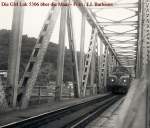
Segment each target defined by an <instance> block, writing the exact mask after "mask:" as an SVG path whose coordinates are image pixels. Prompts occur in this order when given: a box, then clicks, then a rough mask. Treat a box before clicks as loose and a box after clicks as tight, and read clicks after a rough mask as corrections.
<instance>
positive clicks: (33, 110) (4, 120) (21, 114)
mask: <svg viewBox="0 0 150 128" xmlns="http://www.w3.org/2000/svg"><path fill="white" fill-rule="evenodd" d="M104 95H107V94H101V95H97V96H93V97H86V98H82V99H73V98H72V99H66V98H64V99H62V100H61V101H60V102H55V101H54V99H53V98H51V99H50V100H49V103H46V104H40V105H32V106H30V107H29V108H27V109H24V110H14V111H11V112H6V113H2V114H0V126H2V125H5V124H9V123H12V122H16V121H19V120H22V119H26V118H29V117H32V116H36V115H39V114H42V113H46V112H48V111H53V110H56V109H60V108H63V107H67V106H71V105H74V104H77V103H80V102H85V101H88V100H92V99H94V98H96V97H99V96H104Z"/></svg>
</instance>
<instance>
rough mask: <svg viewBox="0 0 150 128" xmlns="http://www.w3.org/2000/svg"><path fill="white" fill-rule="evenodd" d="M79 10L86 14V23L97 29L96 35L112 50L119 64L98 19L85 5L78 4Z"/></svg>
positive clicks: (75, 0)
mask: <svg viewBox="0 0 150 128" xmlns="http://www.w3.org/2000/svg"><path fill="white" fill-rule="evenodd" d="M73 1H74V2H78V3H82V4H83V2H82V0H73ZM78 8H79V10H80V11H81V12H82V13H83V14H85V16H86V19H87V21H88V23H89V24H90V25H91V26H93V27H95V28H96V29H97V32H98V36H99V37H100V38H101V40H102V42H103V43H104V44H105V46H108V49H109V50H110V51H111V52H112V54H113V55H114V57H115V59H116V60H117V61H118V63H119V64H120V62H119V59H118V57H117V55H116V52H115V51H114V50H113V48H112V46H111V44H110V42H109V41H108V38H107V37H106V35H105V34H104V32H103V30H102V28H101V26H99V24H98V21H97V19H96V18H95V14H94V13H92V11H91V10H90V9H88V8H87V7H85V6H78Z"/></svg>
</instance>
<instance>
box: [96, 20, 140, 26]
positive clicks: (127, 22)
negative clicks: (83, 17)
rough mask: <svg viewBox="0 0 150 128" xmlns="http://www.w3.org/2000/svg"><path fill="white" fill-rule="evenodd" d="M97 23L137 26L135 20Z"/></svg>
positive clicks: (101, 23)
mask: <svg viewBox="0 0 150 128" xmlns="http://www.w3.org/2000/svg"><path fill="white" fill-rule="evenodd" d="M98 23H99V25H103V26H110V25H111V26H115V25H133V26H138V22H137V21H114V22H98Z"/></svg>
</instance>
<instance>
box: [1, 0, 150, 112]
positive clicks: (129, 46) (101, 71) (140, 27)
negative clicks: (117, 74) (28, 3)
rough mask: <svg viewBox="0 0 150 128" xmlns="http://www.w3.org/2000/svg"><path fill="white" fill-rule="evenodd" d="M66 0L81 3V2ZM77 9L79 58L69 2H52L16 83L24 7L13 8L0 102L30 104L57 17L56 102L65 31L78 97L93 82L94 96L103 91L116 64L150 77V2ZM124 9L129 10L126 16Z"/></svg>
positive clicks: (134, 74)
mask: <svg viewBox="0 0 150 128" xmlns="http://www.w3.org/2000/svg"><path fill="white" fill-rule="evenodd" d="M16 1H17V0H16ZM18 1H19V0H18ZM20 2H23V1H20ZM65 2H67V0H65ZM70 2H76V3H80V4H83V5H84V4H85V1H83V0H73V1H70ZM93 2H94V1H93ZM109 2H110V1H109ZM76 9H78V10H79V11H80V13H81V15H82V21H81V28H78V29H80V30H81V37H80V42H79V43H80V58H78V57H77V51H76V40H75V33H76V32H75V29H74V27H73V26H74V22H73V14H72V6H66V7H65V6H63V7H57V6H52V7H51V8H50V10H49V13H48V15H47V17H45V22H44V24H43V27H42V28H41V31H40V34H39V37H38V39H37V42H36V44H35V46H34V49H33V51H32V54H31V56H30V59H29V61H28V64H27V66H26V69H25V72H24V75H23V77H22V78H21V80H20V81H18V79H19V65H20V51H21V44H22V43H21V42H22V31H23V21H24V20H23V18H24V8H23V7H15V8H14V13H13V21H12V33H11V41H12V42H11V43H10V46H9V63H8V77H7V81H8V82H7V87H6V89H3V88H1V92H3V93H2V94H3V100H2V101H3V102H6V104H8V105H9V106H10V107H12V108H15V107H17V105H18V103H17V97H18V96H19V95H20V96H21V99H20V104H21V108H22V109H24V108H26V107H27V106H28V104H29V100H30V98H31V94H32V90H33V87H34V85H35V82H36V80H37V76H38V73H39V71H40V68H41V65H42V62H43V58H44V55H45V54H46V52H47V48H48V45H49V40H50V39H51V37H52V34H53V31H54V28H55V24H56V21H57V20H60V28H59V37H58V39H59V50H58V51H59V53H58V58H57V79H56V89H55V100H57V101H59V100H60V99H61V93H62V89H61V88H62V83H63V72H64V54H65V36H66V35H67V36H68V42H69V48H70V50H71V56H72V68H73V83H74V84H73V85H74V88H73V89H74V96H75V97H76V98H80V97H85V96H86V93H87V90H88V89H89V88H92V86H93V85H94V84H96V88H97V92H96V93H97V94H100V93H104V92H105V91H106V85H107V76H108V74H109V73H110V72H111V71H112V68H113V67H115V66H119V65H120V66H123V67H125V68H126V69H127V70H128V71H129V72H130V73H131V74H132V77H135V78H145V79H146V78H148V77H149V75H148V74H149V59H150V58H149V56H150V54H149V53H150V52H149V50H150V0H133V1H132V0H130V1H129V2H126V0H118V1H115V2H113V5H112V6H108V7H107V6H76ZM124 11H126V12H127V13H126V14H125V12H124ZM110 12H111V14H112V15H110ZM86 23H88V24H89V25H90V27H91V35H90V41H89V46H88V50H87V53H85V52H84V47H85V39H86V38H87V37H86V34H85V33H86V25H85V24H86ZM78 60H79V62H78ZM89 74H90V75H89ZM89 77H90V83H89ZM148 92H149V91H148ZM2 94H1V95H2ZM91 95H92V91H91Z"/></svg>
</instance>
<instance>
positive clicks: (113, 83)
mask: <svg viewBox="0 0 150 128" xmlns="http://www.w3.org/2000/svg"><path fill="white" fill-rule="evenodd" d="M130 81H131V75H130V73H129V72H128V70H126V68H124V67H114V68H113V71H112V73H111V74H110V75H109V77H108V79H107V90H108V91H111V92H112V93H114V94H126V93H127V91H128V88H129V86H130Z"/></svg>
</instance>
